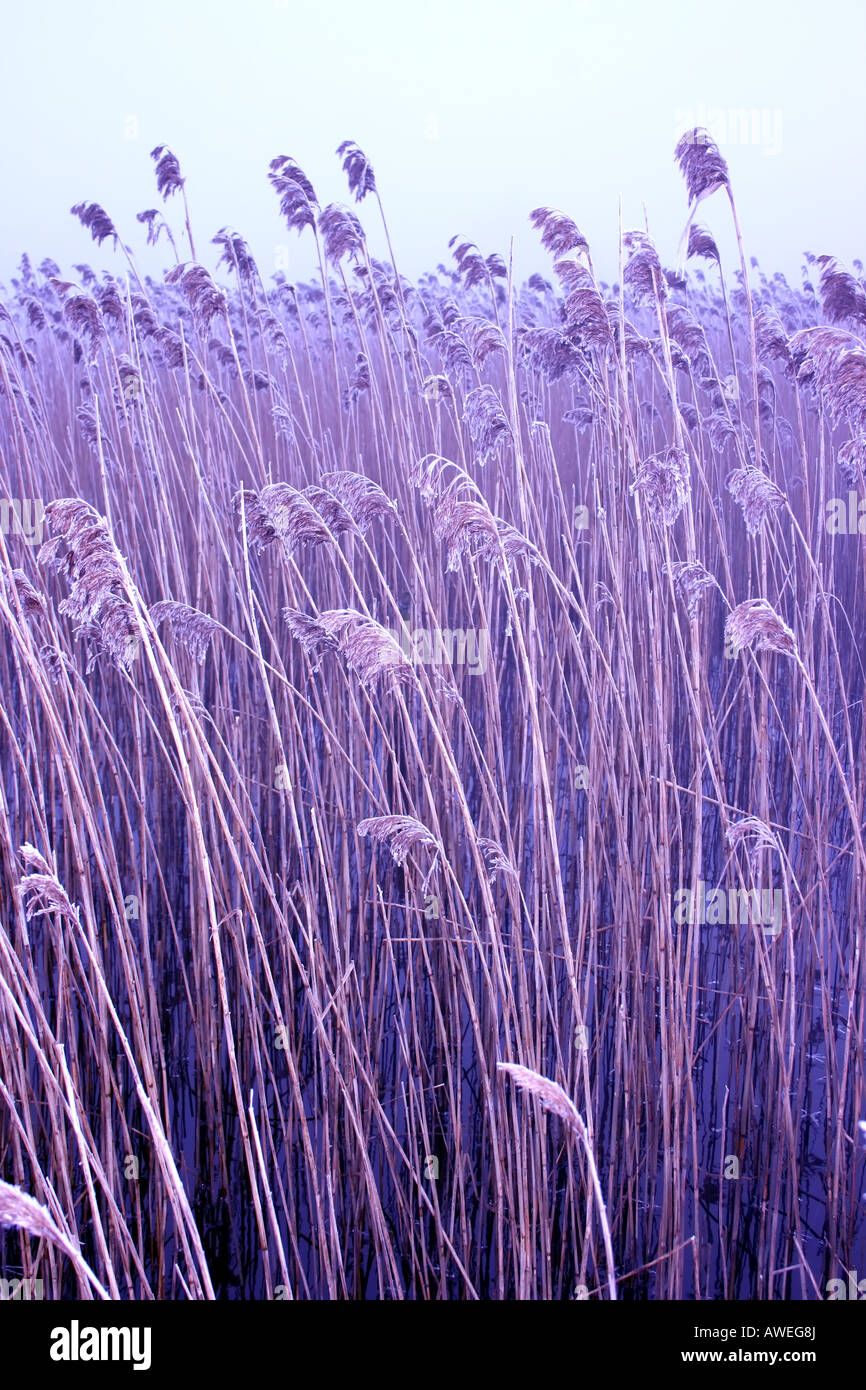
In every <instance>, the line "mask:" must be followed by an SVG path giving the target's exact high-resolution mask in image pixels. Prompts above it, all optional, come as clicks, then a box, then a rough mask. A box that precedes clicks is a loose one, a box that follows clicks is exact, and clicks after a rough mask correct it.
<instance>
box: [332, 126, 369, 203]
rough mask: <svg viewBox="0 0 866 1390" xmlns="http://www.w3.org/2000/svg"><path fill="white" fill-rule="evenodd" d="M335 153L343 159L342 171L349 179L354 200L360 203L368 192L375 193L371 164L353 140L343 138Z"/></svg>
mask: <svg viewBox="0 0 866 1390" xmlns="http://www.w3.org/2000/svg"><path fill="white" fill-rule="evenodd" d="M337 154H338V155H339V157H340V159H342V161H343V173H344V174H345V175H346V177H347V178H348V180H349V192H350V193H354V195H355V202H356V203H360V201H361V199H362V198H366V196H367V194H368V193H375V192H376V180H375V178H374V176H373V166H372V164H371V163H370V162H369V160H368V159H367V156H366V155H365V154H364V152H363V151H362V150H361V149H360V148H359V147H358V146H357V145H356V144H355V142H354V140H344V141H343V143H342V144H341V145H339V146H338V147H337Z"/></svg>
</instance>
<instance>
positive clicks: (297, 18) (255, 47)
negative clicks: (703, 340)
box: [0, 0, 866, 281]
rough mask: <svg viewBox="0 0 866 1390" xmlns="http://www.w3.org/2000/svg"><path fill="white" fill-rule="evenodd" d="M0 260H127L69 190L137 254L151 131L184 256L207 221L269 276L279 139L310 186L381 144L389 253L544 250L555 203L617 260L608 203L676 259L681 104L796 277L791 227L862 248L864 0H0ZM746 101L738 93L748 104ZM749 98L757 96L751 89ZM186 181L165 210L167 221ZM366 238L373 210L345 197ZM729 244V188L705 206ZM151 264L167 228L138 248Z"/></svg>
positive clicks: (285, 235)
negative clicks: (135, 0)
mask: <svg viewBox="0 0 866 1390" xmlns="http://www.w3.org/2000/svg"><path fill="white" fill-rule="evenodd" d="M0 37H2V49H0V53H2V56H0V170H2V188H3V194H4V197H3V202H2V216H0V279H2V280H4V281H7V280H8V277H9V274H10V272H13V271H14V267H15V265H16V264H17V262H18V260H19V258H20V256H21V253H22V252H23V251H27V252H28V253H29V254H30V256H31V258H32V260H33V261H34V263H37V264H38V262H39V261H40V260H41V259H42V258H43V257H44V256H51V257H53V258H54V259H55V260H56V261H57V262H58V263H59V264H60V265H61V267H62V269H63V270H64V272H66V271H69V270H70V269H71V266H72V265H73V264H74V263H75V262H76V261H83V260H89V261H90V262H91V264H93V265H94V266H97V267H99V266H114V267H116V268H118V269H122V268H123V261H122V259H121V257H120V255H119V253H118V255H117V256H114V254H113V253H111V251H110V250H109V244H106V246H105V247H104V248H103V250H102V252H101V253H100V252H98V251H97V250H96V248H95V247H94V246H93V245H92V243H91V242H90V239H89V235H88V234H87V233H86V232H85V230H84V229H83V228H82V227H80V226H79V224H78V223H77V221H76V220H75V219H73V218H72V217H71V216H70V215H69V208H70V207H71V206H72V204H73V203H76V202H79V201H82V200H85V201H91V200H92V201H96V202H98V203H101V204H102V206H103V207H104V208H105V209H106V211H107V212H108V213H109V215H110V216H111V217H112V218H113V220H114V221H115V223H116V225H117V227H118V229H119V231H120V233H121V236H122V238H123V240H124V241H126V242H127V243H128V244H130V245H131V246H132V248H133V250H134V251H135V253H136V255H138V253H139V250H140V249H141V248H143V247H144V240H145V238H144V229H143V227H141V226H140V225H139V224H138V223H136V221H135V214H136V212H138V211H141V210H142V209H144V208H149V207H155V206H161V204H160V201H159V199H158V197H157V194H156V188H155V182H154V177H153V165H152V163H151V160H150V158H149V151H150V150H151V149H152V148H153V146H154V145H157V144H163V143H164V144H167V145H169V146H170V147H171V148H172V149H173V150H174V152H175V153H176V154H177V156H178V158H179V159H180V163H181V167H182V170H183V172H184V174H185V175H186V178H187V192H188V196H189V199H190V204H191V213H192V221H193V231H194V233H195V235H196V238H197V241H198V243H199V251H200V255H201V258H202V259H203V260H205V262H206V263H208V264H210V265H211V266H213V264H214V259H215V257H214V252H215V249H216V248H213V247H211V246H210V245H209V244H208V243H209V241H210V238H211V237H212V236H213V234H214V233H215V232H216V231H218V230H219V228H220V227H222V226H224V225H229V226H232V227H234V228H236V229H237V230H238V231H240V232H241V233H242V234H243V235H244V236H245V237H246V238H247V240H248V241H249V242H250V245H251V247H252V250H253V252H254V254H255V256H256V258H257V260H258V261H259V265H260V268H261V270H262V272H263V274H264V275H265V277H266V278H267V276H268V275H269V274H270V273H271V272H272V270H273V269H274V267H275V263H276V261H277V257H278V255H279V254H280V253H278V251H277V248H278V247H281V246H287V247H288V248H289V256H290V258H291V259H290V263H289V268H288V274H289V278H295V277H297V278H302V277H303V276H304V275H305V274H306V273H307V269H308V266H309V264H310V262H309V260H308V257H307V252H306V251H305V249H304V248H305V243H304V241H302V242H301V243H300V245H299V243H298V239H297V234H296V233H294V232H292V233H289V232H287V231H286V229H285V227H284V225H283V224H282V222H281V219H280V216H279V209H278V206H277V200H276V196H275V195H274V193H273V191H272V189H271V188H270V185H269V184H268V181H267V167H268V163H269V161H270V159H271V158H273V157H274V156H275V155H278V154H286V155H291V156H292V157H293V158H294V159H296V160H297V161H298V163H299V164H300V165H301V167H302V168H303V169H304V170H305V172H306V173H307V175H308V177H309V178H310V179H311V180H312V182H313V185H314V186H315V188H316V191H317V194H318V196H319V199H320V202H322V203H323V204H325V203H327V202H332V201H338V202H346V203H349V202H350V199H349V194H348V189H347V186H346V182H345V178H344V176H343V173H342V170H341V169H340V165H339V161H338V160H337V158H336V156H335V153H334V151H335V149H336V146H337V145H338V144H339V143H340V141H341V140H343V139H346V138H349V139H353V140H356V141H357V142H358V144H359V145H360V146H361V147H362V148H363V150H364V151H365V153H366V154H367V156H368V158H369V159H370V161H371V163H372V164H373V166H374V168H375V171H376V177H377V181H378V184H379V189H380V192H381V194H382V198H383V201H384V204H385V209H386V213H387V215H388V218H389V222H390V225H391V232H392V238H393V241H394V244H395V250H396V253H397V261H398V264H399V266H400V268H401V270H403V272H404V273H406V274H408V275H410V276H413V277H414V276H416V275H417V274H419V273H421V272H422V271H424V270H425V269H433V268H434V267H435V265H436V263H437V262H439V261H448V260H449V252H448V248H447V243H448V238H449V237H450V236H451V235H452V234H454V233H455V232H461V233H464V234H465V235H467V236H468V237H470V238H471V239H472V240H474V241H476V242H478V243H479V245H480V246H481V249H482V251H483V252H485V253H488V252H490V251H499V252H501V253H503V254H505V255H506V256H507V254H508V247H509V242H510V239H511V238H512V237H514V239H515V263H516V266H517V269H518V271H519V272H520V273H521V274H526V273H529V272H530V271H532V270H535V269H540V270H542V271H544V270H545V269H546V268H547V266H548V265H549V262H548V258H547V256H546V254H545V253H544V252H542V251H541V250H540V248H539V246H538V238H537V234H536V233H535V232H534V231H533V229H532V228H531V227H530V226H529V223H528V214H529V212H530V211H531V209H532V208H534V207H536V206H538V205H539V204H546V205H550V206H553V207H559V208H562V209H563V210H565V211H566V212H568V213H569V214H570V215H571V216H572V217H573V218H574V219H575V221H576V222H577V223H578V225H579V226H580V228H581V230H582V231H583V232H584V234H585V235H586V236H587V237H588V239H589V242H590V245H591V248H592V253H593V259H594V261H595V263H596V265H597V267H598V268H599V270H600V272H601V273H602V274H603V275H604V276H606V277H607V278H615V276H616V264H617V250H616V238H617V225H618V217H619V211H618V208H619V201H620V198H621V199H622V208H623V224H624V227H626V228H628V227H631V226H643V225H644V218H645V217H646V218H647V219H648V223H649V228H650V231H651V232H652V234H653V235H654V236H655V238H656V241H657V244H658V247H659V251H660V254H661V258H662V262H663V264H666V265H672V264H673V263H674V260H675V253H676V245H677V241H678V239H679V234H680V231H681V228H682V224H683V221H684V218H685V214H686V210H687V206H686V195H685V189H684V186H683V183H682V180H681V178H680V175H679V172H678V170H677V168H676V166H675V163H674V159H673V146H674V144H675V141H676V138H677V135H678V134H679V133H680V131H681V130H682V128H683V126H684V125H685V124H709V125H710V126H711V128H714V129H715V131H716V132H717V135H718V138H719V140H720V144H721V149H722V153H723V154H724V156H725V158H726V159H727V161H728V164H729V167H730V171H731V177H732V182H733V187H734V191H735V195H736V197H737V200H738V206H739V211H740V218H741V223H742V226H743V232H744V236H745V241H746V249H747V252H748V253H749V254H751V255H755V256H757V257H758V258H759V260H760V262H761V265H762V268H763V269H764V270H765V271H766V272H767V273H770V272H772V271H773V270H775V269H782V270H784V271H785V273H786V274H788V275H789V276H792V275H793V276H794V277H797V270H798V266H799V264H800V260H801V253H802V251H803V250H804V249H808V250H810V251H812V252H814V253H815V254H819V253H821V252H823V251H832V252H833V253H835V254H837V255H839V256H840V257H842V258H843V259H845V260H847V261H849V262H850V260H851V259H852V258H853V257H855V256H864V253H866V235H864V210H866V197H864V169H866V118H864V114H863V96H862V93H863V62H864V53H866V43H864V40H866V5H864V4H863V0H823V3H822V4H821V5H820V6H819V7H816V6H814V5H812V4H809V5H806V4H805V3H803V2H802V0H722V3H721V4H716V5H712V6H710V5H707V4H696V3H694V0H689V3H686V0H663V3H662V4H661V5H658V6H657V5H653V4H650V3H648V0H534V3H530V0H439V2H438V3H437V4H430V3H418V0H352V3H349V2H348V0H331V3H328V0H233V2H232V3H229V0H209V3H202V0H171V3H169V2H168V0H148V3H146V4H144V5H130V4H128V3H116V0H115V2H114V3H112V2H111V0H42V3H39V4H34V3H32V2H31V3H27V4H25V3H23V0H19V3H18V6H17V12H13V11H12V9H11V7H10V6H8V5H7V6H6V7H5V12H4V14H3V17H2V20H0ZM737 113H743V114H742V117H741V115H739V114H737ZM747 113H752V114H747ZM180 211H181V209H180V204H179V201H178V200H177V199H172V200H170V202H169V204H168V209H167V212H168V215H169V218H170V219H171V220H172V222H173V224H174V225H175V228H176V230H177V231H178V232H179V231H180V227H181V223H180V217H179V214H180ZM359 211H360V216H361V218H362V221H363V222H364V224H365V226H366V227H367V229H368V231H369V233H370V237H371V242H372V245H373V249H374V251H375V252H376V253H377V254H381V252H382V250H383V246H382V243H381V239H380V237H379V234H378V214H377V211H376V209H375V205H374V203H373V202H372V200H371V199H368V200H367V201H366V202H364V203H363V204H362V205H361V208H360V210H359ZM700 220H702V221H704V222H705V223H706V224H707V225H708V226H709V227H710V228H711V229H712V230H713V231H714V232H715V233H716V234H717V236H718V237H719V239H720V245H722V247H723V250H725V251H726V252H727V254H726V260H727V261H728V263H729V265H730V268H731V270H733V269H734V265H733V261H732V259H731V254H732V253H731V249H730V242H729V239H728V227H729V221H730V214H729V211H728V208H727V202H726V200H724V199H723V198H722V197H718V196H717V197H715V198H713V199H712V200H710V201H708V202H707V203H705V204H704V205H703V207H702V209H701V218H700ZM141 260H142V263H143V264H144V266H145V267H146V268H147V269H149V270H156V269H158V268H159V267H160V266H162V265H166V264H168V263H169V262H168V252H167V251H162V250H161V251H160V252H159V254H158V255H157V256H156V257H155V258H154V253H153V252H151V253H149V254H147V253H143V254H142V256H141Z"/></svg>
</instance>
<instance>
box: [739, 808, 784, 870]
mask: <svg viewBox="0 0 866 1390" xmlns="http://www.w3.org/2000/svg"><path fill="white" fill-rule="evenodd" d="M725 838H726V840H727V842H728V844H729V845H730V846H731V848H732V849H736V848H737V846H738V845H742V844H745V845H746V846H747V847H748V855H749V867H750V868H751V870H752V876H753V877H754V876H755V875H756V874H757V872H758V863H759V860H760V856H761V851H762V850H765V849H772V850H775V851H776V853H777V854H780V853H781V849H780V846H779V840H778V837H777V836H776V835H775V834H774V833H773V831H772V830H771V829H770V827H769V826H768V825H767V824H766V822H765V821H762V820H760V819H759V818H758V817H757V816H744V817H743V819H742V820H738V821H734V823H733V824H732V825H729V826H728V830H727V834H726V836H725Z"/></svg>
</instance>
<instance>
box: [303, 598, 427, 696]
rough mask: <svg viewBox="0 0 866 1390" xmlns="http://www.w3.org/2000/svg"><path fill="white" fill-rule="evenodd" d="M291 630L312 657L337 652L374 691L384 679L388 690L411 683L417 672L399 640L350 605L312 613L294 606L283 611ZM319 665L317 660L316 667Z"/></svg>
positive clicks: (368, 687)
mask: <svg viewBox="0 0 866 1390" xmlns="http://www.w3.org/2000/svg"><path fill="white" fill-rule="evenodd" d="M284 616H285V619H286V622H287V623H288V625H289V631H290V632H291V634H292V636H293V637H294V638H295V640H296V641H298V642H300V644H301V646H302V647H303V648H304V651H305V652H306V653H307V655H308V656H310V657H314V658H315V657H321V656H322V655H323V654H324V653H325V652H328V651H334V652H337V653H338V654H339V655H340V656H341V657H342V658H343V660H344V661H345V662H346V665H347V666H349V667H350V668H351V670H353V671H355V672H356V674H357V676H358V678H359V680H360V681H361V684H362V685H363V686H365V687H366V688H367V689H368V690H370V691H372V690H373V689H374V687H376V686H377V685H378V684H379V682H380V681H381V682H382V683H383V684H384V687H385V689H386V690H392V689H393V688H394V687H395V686H396V685H400V684H403V685H411V684H413V683H414V682H415V680H416V676H415V672H414V669H413V667H412V663H411V662H410V661H408V660H407V658H406V657H405V656H404V654H403V650H402V648H401V647H400V645H399V643H398V642H396V641H395V640H394V638H393V637H392V636H391V634H390V632H388V631H387V630H386V629H385V628H383V627H382V626H381V625H380V624H379V623H377V622H376V621H375V619H373V618H368V617H366V616H365V615H364V614H363V613H356V612H353V611H352V610H351V609H335V610H332V611H331V612H327V613H320V614H319V616H318V617H317V618H312V617H310V616H309V615H308V614H307V613H301V612H299V611H298V610H297V609H294V608H286V609H285V611H284ZM318 669H319V665H318V663H317V664H316V665H315V666H314V667H313V670H314V671H317V670H318Z"/></svg>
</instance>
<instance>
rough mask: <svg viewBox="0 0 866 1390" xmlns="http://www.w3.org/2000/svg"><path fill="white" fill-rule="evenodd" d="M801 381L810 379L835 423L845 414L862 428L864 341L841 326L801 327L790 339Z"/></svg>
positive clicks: (865, 424)
mask: <svg viewBox="0 0 866 1390" xmlns="http://www.w3.org/2000/svg"><path fill="white" fill-rule="evenodd" d="M791 350H792V352H793V354H794V361H795V363H796V364H797V368H798V371H797V375H798V377H799V379H800V380H801V381H806V380H814V382H815V384H816V385H817V387H818V390H819V392H820V394H821V399H822V401H823V402H824V405H825V406H826V407H827V411H828V413H829V415H830V421H831V423H832V424H834V425H836V424H838V423H839V422H840V420H841V419H843V417H847V418H848V420H849V421H850V423H851V425H852V426H853V428H854V429H855V430H856V431H857V432H858V433H863V432H864V431H866V344H864V343H863V340H862V339H861V338H858V337H856V336H855V335H854V334H853V333H848V332H846V330H845V329H842V328H801V329H800V331H799V332H798V333H795V334H794V336H793V337H792V338H791Z"/></svg>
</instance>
